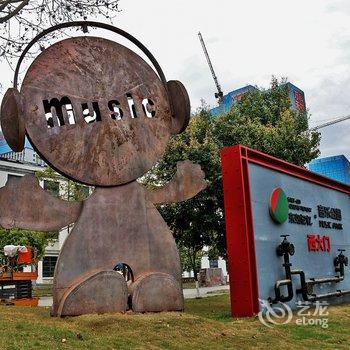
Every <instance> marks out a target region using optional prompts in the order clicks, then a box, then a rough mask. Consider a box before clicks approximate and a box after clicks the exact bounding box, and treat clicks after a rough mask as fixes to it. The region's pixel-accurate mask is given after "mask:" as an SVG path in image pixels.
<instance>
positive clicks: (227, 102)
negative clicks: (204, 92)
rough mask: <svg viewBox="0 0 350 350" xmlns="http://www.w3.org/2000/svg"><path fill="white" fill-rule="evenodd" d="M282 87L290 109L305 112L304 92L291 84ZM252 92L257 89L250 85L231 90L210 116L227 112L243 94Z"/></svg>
mask: <svg viewBox="0 0 350 350" xmlns="http://www.w3.org/2000/svg"><path fill="white" fill-rule="evenodd" d="M284 86H285V87H286V88H287V91H288V95H289V98H290V102H291V107H292V108H293V109H295V110H297V111H305V110H306V104H305V94H304V91H303V90H301V89H299V88H298V87H297V86H295V85H293V84H292V83H286V84H285V85H284ZM252 90H257V88H256V87H254V86H252V85H247V86H244V87H242V88H240V89H237V90H233V91H231V92H229V93H228V94H226V95H224V96H223V98H222V103H221V104H220V105H219V106H217V107H214V108H212V109H211V113H212V115H214V116H217V115H219V114H221V113H226V112H228V111H229V110H230V108H231V107H232V106H233V105H234V104H235V103H236V102H237V101H239V100H240V99H241V98H242V96H243V95H244V94H246V93H247V92H248V91H252Z"/></svg>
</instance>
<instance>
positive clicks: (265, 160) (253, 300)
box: [221, 145, 350, 317]
mask: <svg viewBox="0 0 350 350" xmlns="http://www.w3.org/2000/svg"><path fill="white" fill-rule="evenodd" d="M249 163H253V164H258V165H260V166H262V167H265V168H268V169H272V170H275V171H278V172H280V173H284V174H287V175H290V176H293V177H296V178H299V179H301V180H304V181H308V182H311V183H314V184H318V185H321V186H323V187H327V188H330V189H333V190H336V191H340V192H343V193H346V194H349V195H350V186H348V185H345V184H343V183H340V182H337V181H335V180H332V179H329V178H327V177H324V176H322V175H319V174H316V173H313V172H311V171H309V170H307V169H305V168H303V167H300V166H297V165H294V164H291V163H288V162H286V161H283V160H281V159H278V158H275V157H272V156H269V155H267V154H265V153H262V152H259V151H256V150H253V149H250V148H248V147H245V146H242V145H236V146H232V147H226V148H223V149H222V150H221V164H222V181H223V188H224V206H225V222H226V239H227V252H228V271H229V275H230V296H231V313H232V316H239V317H245V316H253V315H255V314H257V313H258V312H259V299H258V298H259V289H258V278H257V269H256V255H255V239H254V227H253V216H252V207H251V197H250V184H249Z"/></svg>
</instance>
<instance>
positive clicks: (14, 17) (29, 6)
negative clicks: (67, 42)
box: [0, 0, 120, 61]
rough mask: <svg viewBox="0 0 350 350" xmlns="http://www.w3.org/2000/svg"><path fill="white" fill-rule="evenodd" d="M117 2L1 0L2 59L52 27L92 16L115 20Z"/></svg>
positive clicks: (96, 0) (9, 57)
mask: <svg viewBox="0 0 350 350" xmlns="http://www.w3.org/2000/svg"><path fill="white" fill-rule="evenodd" d="M118 5H119V0H71V1H68V0H0V59H1V57H3V58H4V59H6V60H8V61H11V60H12V59H13V58H15V57H18V56H19V55H20V53H21V51H22V50H23V47H24V46H25V45H26V44H28V43H29V42H30V41H31V40H32V38H33V37H34V36H36V35H37V34H38V33H39V32H41V31H42V30H44V29H46V28H48V27H50V26H54V25H56V24H59V23H62V22H70V21H75V20H84V19H89V18H93V19H98V18H100V19H101V18H103V19H107V20H109V21H112V20H113V18H115V16H116V15H117V13H118V12H119V11H120V10H119V7H118ZM56 36H57V33H56V34H53V35H52V36H51V37H50V36H49V38H48V39H52V38H55V37H56ZM39 45H42V44H39ZM39 45H38V46H39ZM36 49H37V50H39V49H40V48H39V47H37V48H36Z"/></svg>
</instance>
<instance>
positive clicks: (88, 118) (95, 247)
mask: <svg viewBox="0 0 350 350" xmlns="http://www.w3.org/2000/svg"><path fill="white" fill-rule="evenodd" d="M69 26H83V27H84V28H86V27H87V26H93V27H100V28H104V29H108V30H112V31H113V32H116V33H118V34H120V35H123V36H124V37H126V38H127V39H129V40H131V41H132V42H133V43H134V44H136V45H137V46H138V47H139V48H140V49H141V50H142V51H143V52H144V53H145V54H146V56H147V57H148V59H149V60H150V61H151V63H152V64H153V66H154V67H155V69H156V72H157V74H156V72H155V71H154V70H153V69H152V68H151V66H150V65H149V64H148V63H146V62H145V61H144V60H143V59H142V58H141V57H140V56H138V55H137V54H136V53H134V52H133V51H131V50H130V49H128V48H126V47H124V46H122V45H120V44H117V43H115V42H112V41H110V40H106V39H102V38H96V37H90V36H89V37H87V36H86V37H77V38H70V39H66V40H63V41H60V42H58V43H56V44H54V45H52V46H50V47H49V48H47V49H46V50H45V51H43V52H42V53H41V54H40V55H39V56H38V57H37V58H36V59H35V60H34V62H33V63H32V65H31V66H30V67H29V69H28V71H27V73H26V76H25V78H24V81H23V84H22V86H21V91H20V92H19V91H18V90H17V80H18V72H19V66H20V64H21V62H22V60H23V58H24V56H25V54H26V53H27V52H28V50H29V49H30V47H31V46H32V45H33V44H34V43H35V42H36V41H37V40H38V39H39V38H40V37H42V36H43V35H46V34H47V33H49V32H51V31H53V30H56V29H60V28H64V27H69ZM14 84H15V86H14V88H13V89H10V90H9V91H8V92H7V93H6V95H5V97H4V99H3V102H2V106H1V123H2V129H3V132H4V135H5V137H6V139H7V140H8V142H9V144H10V146H11V147H12V148H13V149H14V150H16V151H20V150H21V149H22V148H23V143H24V135H25V133H26V135H27V137H28V138H29V140H30V141H31V143H32V145H33V147H35V149H36V150H37V152H38V153H39V154H40V156H41V157H42V158H43V159H44V160H45V161H46V162H47V163H48V164H50V165H51V166H52V167H53V168H54V169H56V170H57V171H58V172H59V173H61V174H62V175H64V176H66V177H69V178H71V179H73V180H75V181H79V182H81V183H85V184H88V185H93V186H96V187H95V190H94V192H93V193H92V195H91V196H90V197H89V198H88V199H86V200H85V201H83V202H81V203H77V202H76V203H71V202H65V201H63V200H59V199H56V198H52V197H50V195H49V194H48V193H46V192H45V191H44V190H42V189H41V188H40V187H39V185H38V183H37V180H36V179H35V178H34V177H30V176H25V177H24V178H23V179H22V180H20V181H19V182H18V181H13V182H11V181H9V182H8V183H7V184H6V186H5V187H4V188H2V189H0V207H1V208H2V209H1V213H0V225H1V226H3V227H5V228H12V227H20V228H27V229H36V230H42V231H50V230H57V229H61V228H62V227H64V226H66V225H68V224H69V223H72V222H74V223H75V225H74V229H73V230H72V232H71V233H70V235H69V236H68V238H67V239H66V241H65V243H64V245H63V247H62V250H61V253H60V255H59V258H58V262H57V265H56V269H55V274H54V292H53V293H54V294H53V299H54V303H53V309H52V314H53V315H59V316H64V315H80V314H85V313H103V312H123V311H125V310H126V309H127V305H129V306H130V307H131V308H132V309H133V310H134V311H138V312H146V311H165V310H166V311H171V310H182V309H183V295H182V288H181V268H180V260H179V254H178V250H177V247H176V244H175V241H174V238H173V237H172V234H171V232H170V230H169V228H168V227H167V225H166V223H165V222H164V220H163V219H162V217H161V216H160V214H159V213H158V211H157V209H156V208H155V206H154V204H159V203H171V202H178V201H184V200H186V199H189V198H191V197H193V196H195V195H196V194H197V193H198V192H199V191H201V190H202V189H204V188H205V186H206V183H205V180H204V174H203V172H202V170H201V168H200V166H199V165H195V164H192V163H191V162H189V161H184V162H179V163H178V165H177V173H176V175H175V177H174V179H173V180H172V181H171V182H170V183H169V184H168V185H166V186H165V187H163V188H157V189H155V190H153V191H150V190H148V189H146V188H144V187H143V186H142V185H140V184H139V183H138V182H136V179H137V178H138V177H140V176H142V175H143V174H145V173H146V172H147V171H148V170H149V169H150V168H151V167H152V166H153V165H154V164H155V163H156V162H157V160H158V159H159V157H161V155H162V154H163V152H164V150H165V147H166V145H167V142H168V140H169V138H170V136H171V134H176V133H179V132H182V131H183V130H184V129H185V128H186V126H187V124H188V121H189V114H190V104H189V98H188V95H187V92H186V90H185V88H184V87H183V85H182V84H181V83H180V82H178V81H169V82H167V81H166V79H165V77H164V74H163V72H162V70H161V68H160V66H159V64H158V63H157V61H156V60H155V58H154V57H153V56H152V55H151V53H150V52H149V51H148V50H147V49H146V48H145V47H144V46H143V45H142V44H141V43H140V42H138V41H137V40H136V39H135V38H134V37H132V36H130V35H129V34H127V33H125V32H123V31H122V30H120V29H118V28H115V27H112V26H109V25H106V24H100V23H95V22H75V23H68V24H63V25H60V26H56V27H53V28H51V29H50V30H48V31H46V32H44V33H42V34H41V35H39V37H38V38H36V39H35V40H34V41H33V42H32V43H31V44H30V45H29V47H27V48H26V49H25V50H24V52H23V54H22V56H21V58H20V60H19V63H18V66H17V69H16V73H15V79H14ZM126 270H127V273H125V271H126Z"/></svg>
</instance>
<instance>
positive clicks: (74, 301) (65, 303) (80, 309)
mask: <svg viewBox="0 0 350 350" xmlns="http://www.w3.org/2000/svg"><path fill="white" fill-rule="evenodd" d="M127 300H128V288H127V284H126V282H125V279H124V277H123V276H122V275H121V274H120V273H118V272H116V271H100V272H97V273H95V274H92V275H90V276H89V277H87V278H84V279H82V280H80V281H78V282H76V283H75V284H74V285H73V286H72V287H71V288H69V290H67V292H66V293H65V294H64V296H63V298H62V300H61V302H60V305H59V307H58V310H57V314H56V315H54V316H78V315H82V314H89V313H107V312H108V313H112V312H125V311H126V307H127Z"/></svg>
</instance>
